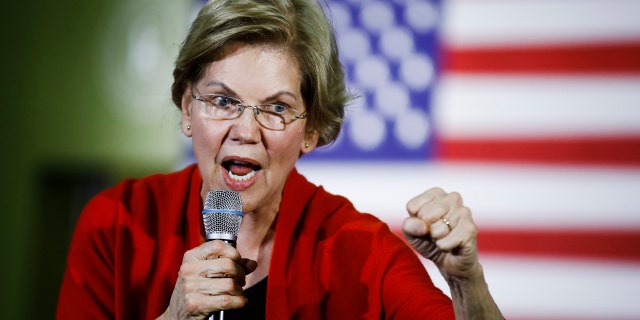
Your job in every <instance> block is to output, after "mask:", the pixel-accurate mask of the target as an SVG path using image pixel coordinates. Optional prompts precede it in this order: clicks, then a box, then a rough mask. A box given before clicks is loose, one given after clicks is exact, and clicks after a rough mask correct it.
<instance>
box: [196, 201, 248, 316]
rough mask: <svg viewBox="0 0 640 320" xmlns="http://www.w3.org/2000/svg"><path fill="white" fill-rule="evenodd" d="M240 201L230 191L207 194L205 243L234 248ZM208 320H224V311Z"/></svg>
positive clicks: (204, 214)
mask: <svg viewBox="0 0 640 320" xmlns="http://www.w3.org/2000/svg"><path fill="white" fill-rule="evenodd" d="M243 216H244V213H243V212H242V199H241V198H240V194H239V193H238V192H236V191H232V190H212V191H209V192H208V193H207V198H206V200H205V202H204V209H203V210H202V221H203V222H204V230H205V237H206V239H207V241H211V240H222V241H224V242H226V243H228V244H230V245H232V246H233V247H235V246H236V240H237V239H238V231H240V223H242V217H243ZM208 319H209V320H224V311H222V310H221V311H217V312H214V313H212V314H211V315H210V316H209V318H208Z"/></svg>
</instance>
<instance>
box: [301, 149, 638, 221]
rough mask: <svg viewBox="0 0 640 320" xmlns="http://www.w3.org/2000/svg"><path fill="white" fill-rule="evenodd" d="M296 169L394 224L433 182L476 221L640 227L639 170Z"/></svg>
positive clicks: (403, 165) (413, 165) (331, 165)
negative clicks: (460, 199)
mask: <svg viewBox="0 0 640 320" xmlns="http://www.w3.org/2000/svg"><path fill="white" fill-rule="evenodd" d="M298 169H299V170H300V172H301V173H303V174H304V175H305V176H307V178H308V179H309V180H310V181H312V182H314V183H316V184H321V185H323V186H324V187H325V189H327V190H328V191H329V192H332V193H336V194H341V195H344V196H346V197H347V198H349V199H350V200H351V201H352V202H353V203H354V205H355V206H356V208H358V209H359V210H361V211H364V212H369V213H372V214H375V215H377V216H379V217H380V218H381V219H382V220H384V221H386V222H387V223H389V224H394V225H398V224H399V223H401V222H402V220H403V219H404V218H405V217H406V215H407V213H406V210H405V207H406V203H407V201H408V200H409V199H410V198H412V197H413V196H415V195H418V194H419V193H421V192H423V191H425V190H427V189H428V188H430V187H435V186H438V187H442V188H444V189H445V191H448V192H451V191H458V192H460V193H461V194H462V197H463V199H464V201H465V204H466V205H467V206H468V207H469V208H471V211H472V213H473V216H474V220H475V221H476V223H477V224H478V225H479V226H492V227H508V228H536V227H541V228H598V229H604V228H617V229H625V228H635V229H638V228H640V214H638V204H637V199H638V196H639V195H640V169H614V168H611V169H607V168H589V167H580V168H573V167H562V166H559V167H545V166H539V167H535V166H531V167H527V166H508V165H489V164H484V165H483V164H451V163H448V164H436V163H426V162H425V163H418V162H388V163H362V162H358V163H353V162H345V163H340V162H328V163H310V162H305V161H301V162H299V164H298Z"/></svg>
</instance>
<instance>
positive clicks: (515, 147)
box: [434, 136, 640, 166]
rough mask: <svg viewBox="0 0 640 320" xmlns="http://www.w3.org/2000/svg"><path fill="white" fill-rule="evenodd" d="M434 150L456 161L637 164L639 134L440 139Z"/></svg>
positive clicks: (446, 158) (638, 158) (439, 155)
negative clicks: (543, 137)
mask: <svg viewBox="0 0 640 320" xmlns="http://www.w3.org/2000/svg"><path fill="white" fill-rule="evenodd" d="M434 152H435V157H436V158H438V159H444V160H456V161H461V160H462V161H466V160H470V161H492V162H521V163H551V164H597V165H600V164H604V165H630V166H638V165H640V137H637V136H632V137H593V138H573V139H572V138H549V139H521V140H491V139H486V140H468V139H466V140H458V139H444V140H441V141H437V142H436V143H435V146H434Z"/></svg>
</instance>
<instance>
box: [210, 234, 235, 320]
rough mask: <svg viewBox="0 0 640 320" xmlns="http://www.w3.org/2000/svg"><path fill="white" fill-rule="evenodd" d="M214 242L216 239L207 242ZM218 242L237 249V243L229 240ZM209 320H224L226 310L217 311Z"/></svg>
mask: <svg viewBox="0 0 640 320" xmlns="http://www.w3.org/2000/svg"><path fill="white" fill-rule="evenodd" d="M212 240H215V239H210V240H207V241H212ZM218 240H222V241H224V242H226V243H228V244H230V245H231V246H233V247H234V248H235V247H236V242H235V241H233V240H228V239H218ZM207 320H224V310H220V311H216V312H214V313H212V314H210V315H209V318H207Z"/></svg>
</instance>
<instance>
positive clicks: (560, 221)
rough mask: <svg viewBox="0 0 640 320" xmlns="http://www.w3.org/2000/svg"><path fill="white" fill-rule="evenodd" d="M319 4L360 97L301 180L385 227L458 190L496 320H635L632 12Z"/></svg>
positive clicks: (638, 21) (639, 193)
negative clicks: (432, 191)
mask: <svg viewBox="0 0 640 320" xmlns="http://www.w3.org/2000/svg"><path fill="white" fill-rule="evenodd" d="M327 6H328V8H329V9H328V10H327V11H328V12H329V15H330V17H331V19H332V20H333V22H334V24H335V26H336V30H337V37H338V41H339V46H340V50H341V59H342V61H343V64H344V65H345V67H346V70H347V77H348V81H349V84H350V88H351V89H352V90H354V91H355V92H357V93H359V95H360V99H358V100H357V101H356V102H355V103H353V104H352V105H350V106H349V108H348V109H349V110H348V114H347V118H346V121H345V127H344V130H343V132H342V133H341V136H340V138H339V139H338V141H337V142H336V143H335V144H334V145H332V146H331V147H329V148H326V149H320V150H316V151H315V154H311V155H308V156H305V157H303V158H302V159H301V161H300V163H299V169H300V171H301V172H302V173H303V174H305V175H306V176H307V177H308V178H309V179H310V180H312V181H314V182H316V183H318V184H321V185H324V186H325V187H326V188H327V189H328V190H329V191H331V192H334V193H338V194H342V195H345V196H347V197H348V198H350V199H351V200H352V201H353V202H354V204H355V205H356V207H357V208H359V209H360V210H362V211H365V212H371V213H373V214H376V215H378V216H379V217H380V218H381V219H383V220H384V221H386V222H388V223H389V224H390V225H391V227H392V228H393V229H395V230H398V231H399V229H400V226H401V222H402V220H403V219H404V217H405V215H406V212H405V209H404V208H405V204H406V202H407V201H408V200H409V198H411V197H412V196H414V195H417V194H418V193H420V192H422V191H424V190H426V189H427V188H429V187H432V186H440V187H443V188H444V189H445V190H447V191H458V192H460V193H461V194H462V196H463V198H464V199H465V203H466V205H467V206H469V207H470V208H471V210H472V212H473V216H474V219H475V221H476V223H477V224H478V227H479V229H480V235H479V237H478V241H479V250H480V259H481V263H482V264H483V265H484V267H485V272H486V277H487V281H488V283H489V286H490V289H491V292H492V293H493V295H494V298H495V299H496V301H497V303H498V304H499V306H500V307H501V309H502V310H503V313H504V315H505V316H506V317H507V318H508V319H640V295H638V293H637V290H638V289H637V288H640V209H639V208H640V201H638V199H640V1H638V0H484V1H479V0H449V1H447V0H443V1H429V0H395V1H375V0H371V1H364V0H360V1H358V0H350V1H338V0H331V1H327ZM425 266H426V267H427V269H429V271H430V274H431V275H432V277H433V279H434V281H435V282H436V285H438V286H439V287H441V288H442V289H443V291H445V292H447V293H448V288H447V286H446V284H445V283H444V281H443V280H442V279H441V277H440V276H439V274H438V272H437V270H436V269H435V268H434V267H433V265H432V264H431V263H430V262H428V261H425Z"/></svg>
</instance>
